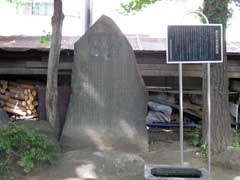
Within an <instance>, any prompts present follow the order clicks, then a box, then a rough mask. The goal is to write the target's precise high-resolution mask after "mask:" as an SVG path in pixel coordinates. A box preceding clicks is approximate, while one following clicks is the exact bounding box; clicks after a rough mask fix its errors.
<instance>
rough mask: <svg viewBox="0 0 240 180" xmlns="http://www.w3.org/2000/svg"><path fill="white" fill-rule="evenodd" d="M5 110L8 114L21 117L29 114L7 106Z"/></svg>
mask: <svg viewBox="0 0 240 180" xmlns="http://www.w3.org/2000/svg"><path fill="white" fill-rule="evenodd" d="M3 110H4V111H6V112H8V113H12V114H16V115H20V116H26V115H27V113H26V112H23V111H22V110H19V109H14V108H10V107H7V106H4V107H3Z"/></svg>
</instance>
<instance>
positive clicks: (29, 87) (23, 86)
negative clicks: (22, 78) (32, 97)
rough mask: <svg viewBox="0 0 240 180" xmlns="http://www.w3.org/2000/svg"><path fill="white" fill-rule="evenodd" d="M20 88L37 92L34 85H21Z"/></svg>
mask: <svg viewBox="0 0 240 180" xmlns="http://www.w3.org/2000/svg"><path fill="white" fill-rule="evenodd" d="M20 86H21V87H22V88H25V89H30V90H36V86H34V85H30V84H21V85H20Z"/></svg>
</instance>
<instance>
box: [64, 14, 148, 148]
mask: <svg viewBox="0 0 240 180" xmlns="http://www.w3.org/2000/svg"><path fill="white" fill-rule="evenodd" d="M74 54H75V55H74V64H73V71H72V95H71V99H70V105H69V109H68V113H67V118H66V122H65V125H64V128H63V132H62V137H61V142H62V144H63V145H64V146H65V147H66V146H67V147H69V148H70V149H82V148H94V149H98V150H122V151H126V152H131V151H134V152H139V151H146V150H147V149H148V140H147V139H148V138H147V132H146V128H145V116H146V105H147V92H146V89H145V85H144V82H143V80H142V78H141V76H140V75H139V72H138V70H137V64H136V58H135V55H134V52H133V50H132V48H131V46H130V44H129V42H128V40H127V39H126V37H125V36H124V34H123V33H122V32H121V31H120V29H119V28H118V27H117V25H116V24H115V23H114V22H113V21H112V20H111V19H110V18H109V17H107V16H102V17H101V18H100V19H99V20H98V21H97V22H96V23H95V24H94V25H93V26H92V27H91V28H90V29H89V30H88V31H87V32H86V34H85V35H84V36H83V37H81V38H80V39H79V40H78V41H77V42H76V43H75V46H74Z"/></svg>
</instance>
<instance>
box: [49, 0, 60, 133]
mask: <svg viewBox="0 0 240 180" xmlns="http://www.w3.org/2000/svg"><path fill="white" fill-rule="evenodd" d="M63 19H64V15H63V11H62V0H54V12H53V17H52V37H51V47H50V52H49V59H48V75H47V89H46V111H47V120H48V121H49V122H50V124H51V125H52V126H53V128H54V131H55V135H56V136H58V135H59V130H60V124H59V120H58V116H57V114H58V110H57V97H58V64H59V58H60V52H61V40H62V23H63Z"/></svg>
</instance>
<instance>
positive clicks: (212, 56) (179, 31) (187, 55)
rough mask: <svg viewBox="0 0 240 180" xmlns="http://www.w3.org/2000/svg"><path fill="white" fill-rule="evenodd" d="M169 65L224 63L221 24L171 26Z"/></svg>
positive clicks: (168, 53)
mask: <svg viewBox="0 0 240 180" xmlns="http://www.w3.org/2000/svg"><path fill="white" fill-rule="evenodd" d="M167 31H168V35H167V63H168V64H171V63H172V64H181V63H185V64H187V63H219V62H222V61H223V45H222V44H223V39H222V36H223V34H222V25H221V24H206V25H170V26H168V30H167Z"/></svg>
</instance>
